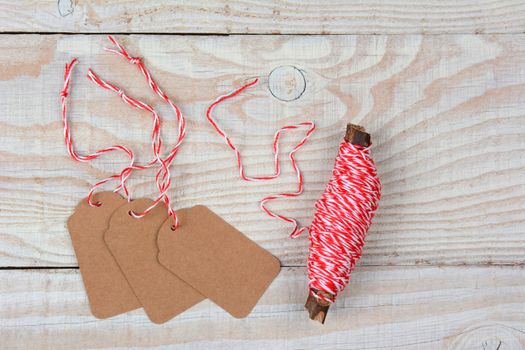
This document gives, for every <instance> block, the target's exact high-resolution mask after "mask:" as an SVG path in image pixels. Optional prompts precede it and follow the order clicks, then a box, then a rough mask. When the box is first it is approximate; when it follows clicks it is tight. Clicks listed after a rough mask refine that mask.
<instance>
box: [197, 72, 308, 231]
mask: <svg viewBox="0 0 525 350" xmlns="http://www.w3.org/2000/svg"><path fill="white" fill-rule="evenodd" d="M258 81H259V79H254V80H253V81H251V82H249V83H247V84H245V85H243V86H241V87H240V88H238V89H236V90H234V91H232V92H230V93H228V94H226V95H223V96H220V97H218V98H217V99H216V100H215V101H214V102H213V103H212V104H210V106H209V107H208V109H207V110H206V119H207V120H208V122H210V124H211V125H212V126H213V127H214V129H215V130H216V131H217V133H218V134H219V135H221V136H222V137H223V138H224V140H225V141H226V144H227V145H228V146H229V147H230V148H231V149H232V150H233V151H234V153H235V158H236V160H237V168H238V169H239V176H240V177H241V179H243V180H244V181H250V182H251V181H269V180H273V179H275V178H277V177H279V175H280V173H281V167H280V161H279V138H280V136H281V133H283V132H286V131H288V130H293V129H297V128H302V127H307V131H306V134H305V135H304V137H303V138H302V139H301V140H300V141H299V142H298V143H297V144H296V145H295V146H294V148H293V149H292V151H291V152H290V153H289V154H288V158H289V159H290V161H291V163H292V166H293V169H294V171H295V174H296V176H297V190H296V191H295V192H290V193H280V194H276V195H271V196H267V197H265V198H263V199H262V200H261V204H260V206H261V209H262V210H264V211H265V212H266V213H267V214H268V215H269V216H271V217H274V218H279V219H281V220H284V221H286V222H289V223H291V224H293V226H294V228H293V231H292V233H291V234H290V236H291V237H296V236H298V235H300V234H301V233H302V232H303V231H304V230H305V229H306V228H305V227H303V228H299V224H298V223H297V221H296V220H295V219H293V218H289V217H286V216H284V215H280V214H277V213H275V212H273V211H271V210H270V209H268V207H267V206H266V203H268V202H270V201H272V200H275V199H277V198H283V197H297V196H299V195H300V194H301V193H302V192H303V175H302V173H301V170H300V169H299V166H298V165H297V162H296V160H295V153H296V152H297V150H299V149H300V148H301V147H302V146H303V145H304V144H305V142H306V141H307V140H308V138H310V136H311V135H312V133H313V132H314V130H315V124H314V123H313V122H311V121H307V122H303V123H299V124H296V125H286V126H283V127H282V128H281V129H279V130H278V131H277V132H276V133H275V135H274V138H273V154H274V173H273V174H271V175H266V176H248V175H246V173H245V171H244V166H243V163H242V159H241V153H240V151H239V149H238V148H237V147H236V146H235V145H234V143H233V142H232V140H231V139H230V137H229V136H228V134H226V132H225V131H224V130H222V129H221V127H220V126H219V125H218V124H217V122H215V120H214V119H213V117H212V111H213V109H214V108H215V107H216V106H217V105H219V104H220V103H221V102H223V101H225V100H228V99H230V98H232V97H235V96H237V95H238V94H240V93H241V92H242V91H244V90H245V89H247V88H249V87H251V86H253V85H255V84H257V82H258Z"/></svg>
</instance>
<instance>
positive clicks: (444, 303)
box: [0, 267, 525, 350]
mask: <svg viewBox="0 0 525 350" xmlns="http://www.w3.org/2000/svg"><path fill="white" fill-rule="evenodd" d="M458 281H461V283H458ZM305 284H306V276H305V269H304V268H285V269H284V270H283V271H282V272H281V274H280V275H279V277H278V278H277V280H276V281H275V282H274V283H273V284H272V285H271V287H270V289H269V290H268V291H267V293H266V294H265V295H264V296H263V298H262V299H261V301H260V302H259V303H258V305H257V306H256V308H255V309H254V311H253V312H252V313H251V314H250V315H249V316H248V317H247V318H245V319H242V320H239V319H234V318H233V317H231V316H230V315H228V314H227V313H226V312H224V311H222V310H221V309H220V308H219V307H217V306H215V305H214V304H212V303H211V302H209V301H204V302H202V303H201V304H199V305H197V306H195V307H193V308H192V309H190V310H189V311H187V312H185V313H184V314H182V315H180V316H179V317H177V318H175V319H173V320H171V321H169V322H168V323H166V324H164V325H162V326H158V325H154V324H152V323H151V322H149V321H148V319H147V317H146V316H145V315H144V313H143V311H142V310H137V311H134V312H131V313H128V314H125V315H121V316H117V317H114V318H111V319H108V320H96V319H94V318H93V316H91V315H90V313H89V308H88V305H87V300H86V297H85V293H84V290H83V288H82V282H81V278H80V276H79V274H78V272H77V271H75V270H35V271H23V270H18V271H0V310H1V312H0V333H1V334H2V348H4V349H26V348H34V346H35V345H36V344H38V348H39V349H53V350H55V349H81V348H82V349H86V348H90V349H94V348H96V349H109V348H127V347H133V348H136V349H145V348H160V349H174V348H177V349H285V348H286V349H330V350H333V349H363V350H372V349H377V350H379V349H406V350H411V349H426V350H432V349H450V350H456V349H457V350H465V349H490V350H495V349H500V350H514V349H522V348H523V347H524V346H525V321H524V318H523V314H524V313H525V305H524V304H523V295H524V293H525V270H524V269H523V268H522V267H472V268H470V269H465V268H462V267H447V268H436V267H381V268H379V267H368V268H358V269H357V271H356V272H355V274H354V276H353V278H352V281H351V283H350V285H349V287H348V288H347V290H346V291H345V292H344V294H343V295H342V296H341V297H340V299H339V300H338V301H337V303H336V304H335V305H334V306H333V307H332V308H331V310H330V314H329V315H328V318H327V322H326V323H325V324H324V325H323V326H321V325H320V324H319V323H317V322H314V321H311V320H309V319H308V317H307V316H306V315H305V311H304V307H303V302H304V291H305V287H306V286H305Z"/></svg>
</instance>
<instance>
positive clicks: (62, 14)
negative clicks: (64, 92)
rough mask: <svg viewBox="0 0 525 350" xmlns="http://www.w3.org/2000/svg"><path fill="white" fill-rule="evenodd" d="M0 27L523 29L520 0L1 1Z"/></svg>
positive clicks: (392, 31)
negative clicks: (337, 0)
mask: <svg viewBox="0 0 525 350" xmlns="http://www.w3.org/2000/svg"><path fill="white" fill-rule="evenodd" d="M0 14H1V15H0V31H2V32H71V33H79V32H85V33H107V32H119V33H220V34H247V33H252V34H418V33H424V34H429V33H430V34H440V33H454V34H466V33H470V34H483V33H523V32H524V31H525V3H524V2H523V1H520V0H486V1H474V0H462V1H451V0H447V1H440V0H432V1H425V0H401V1H399V0H388V1H374V2H370V1H359V0H351V1H339V2H334V1H314V0H306V1H303V0H292V1H284V0H271V1H257V0H243V1H226V0H208V1H205V2H198V1H190V0H178V1H169V0H145V1H140V2H136V1H110V0H98V1H90V0H58V1H57V0H38V1H37V0H19V1H9V0H2V1H0Z"/></svg>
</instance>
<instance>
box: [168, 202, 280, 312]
mask: <svg viewBox="0 0 525 350" xmlns="http://www.w3.org/2000/svg"><path fill="white" fill-rule="evenodd" d="M177 215H178V217H179V220H180V223H181V224H180V227H179V228H178V229H177V230H176V231H172V229H171V223H170V222H169V221H166V222H165V223H164V224H163V225H162V227H161V229H160V230H159V236H158V247H159V261H160V263H161V264H162V265H164V266H166V267H167V268H168V269H169V270H170V271H172V272H173V273H174V274H176V275H177V276H179V277H180V278H181V279H183V280H184V281H186V283H188V284H190V285H191V286H193V287H194V288H195V289H196V290H198V291H199V292H200V293H201V294H203V295H205V296H206V297H208V298H209V299H211V300H212V301H213V302H215V303H216V304H217V305H219V306H220V307H222V308H223V309H224V310H226V311H227V312H229V313H230V314H231V315H232V316H234V317H237V318H242V317H246V316H247V315H248V314H249V313H250V311H251V310H252V309H253V307H254V306H255V304H257V301H258V300H259V299H260V298H261V296H262V295H263V293H264V292H265V290H266V289H267V288H268V286H269V285H270V283H271V282H272V280H273V279H274V278H275V277H276V276H277V275H278V274H279V270H280V263H279V260H278V259H277V258H276V257H274V256H273V255H271V254H270V253H269V252H267V251H266V250H264V249H263V248H261V247H260V246H258V245H257V244H256V243H255V242H253V241H251V240H250V239H249V238H248V237H246V236H245V235H243V234H242V233H241V232H240V231H238V230H237V229H235V228H234V227H233V226H231V225H230V224H228V223H227V222H226V221H224V220H223V219H221V218H220V217H219V216H218V215H216V214H215V213H213V212H212V211H211V210H210V209H208V208H207V207H205V206H202V205H198V206H195V207H192V208H189V209H181V210H178V211H177Z"/></svg>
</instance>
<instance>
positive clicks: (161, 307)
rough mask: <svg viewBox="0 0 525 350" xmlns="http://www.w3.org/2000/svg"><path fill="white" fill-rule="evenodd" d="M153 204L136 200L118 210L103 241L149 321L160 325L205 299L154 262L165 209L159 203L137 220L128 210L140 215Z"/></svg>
mask: <svg viewBox="0 0 525 350" xmlns="http://www.w3.org/2000/svg"><path fill="white" fill-rule="evenodd" d="M152 203H153V201H151V200H150V199H145V198H143V199H137V200H135V201H132V202H130V203H128V204H126V205H124V206H122V207H120V208H119V209H117V210H116V211H115V213H114V214H113V215H112V216H111V219H110V222H109V228H108V230H107V231H106V233H105V235H104V239H105V241H106V244H107V245H108V247H109V249H110V250H111V252H112V253H113V256H114V257H115V260H116V261H117V263H118V264H119V266H120V269H121V270H122V272H124V275H125V276H126V279H127V280H128V282H129V284H130V285H131V288H133V291H134V292H135V294H136V295H137V297H138V299H139V300H140V302H141V304H142V307H143V308H144V310H145V311H146V314H147V315H148V317H149V319H150V320H151V321H153V322H155V323H163V322H166V321H168V320H169V319H171V318H173V317H175V316H176V315H178V314H180V313H181V312H183V311H184V310H186V309H188V308H190V307H191V306H193V305H195V304H197V303H199V302H200V301H202V300H203V299H204V297H203V296H202V295H201V294H199V293H198V292H197V291H196V290H195V289H193V288H192V287H190V286H189V285H188V284H186V283H184V281H182V280H181V279H179V278H178V277H177V276H175V275H174V274H173V273H171V272H170V271H168V270H167V269H166V268H165V267H164V266H162V265H160V264H159V261H158V260H157V254H158V249H157V234H158V230H159V228H160V227H161V225H162V224H163V223H164V221H166V219H167V210H166V207H165V206H164V205H163V204H159V205H158V206H157V207H156V208H155V209H153V210H152V211H151V212H150V213H148V214H147V215H146V216H145V217H143V218H140V219H136V218H134V217H133V216H131V215H130V211H131V210H133V211H135V212H142V211H144V210H145V209H146V208H148V207H149V206H150V205H151V204H152ZM168 221H169V222H171V219H170V220H168Z"/></svg>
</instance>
